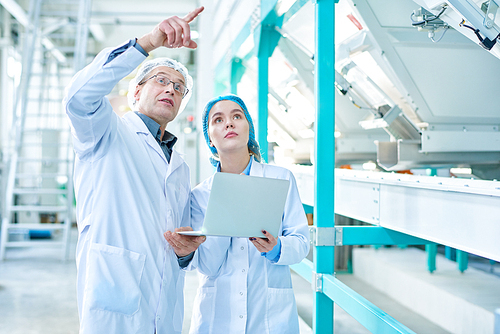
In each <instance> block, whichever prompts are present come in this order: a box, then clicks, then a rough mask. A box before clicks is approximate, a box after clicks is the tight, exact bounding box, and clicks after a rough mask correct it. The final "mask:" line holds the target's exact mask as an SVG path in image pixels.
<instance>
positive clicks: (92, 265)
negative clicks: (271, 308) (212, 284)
mask: <svg viewBox="0 0 500 334" xmlns="http://www.w3.org/2000/svg"><path fill="white" fill-rule="evenodd" d="M111 51H112V50H111V49H107V50H104V51H102V52H101V53H100V54H99V55H97V57H96V58H95V60H94V61H93V62H92V63H91V64H90V65H88V66H87V67H86V68H84V69H83V70H82V71H80V72H79V73H78V74H77V75H75V77H74V78H73V81H72V82H71V84H70V86H69V88H68V92H67V96H66V98H65V99H64V104H65V107H66V112H67V114H68V116H69V119H70V122H71V127H72V134H73V142H74V149H75V152H76V161H75V176H74V183H75V193H76V200H77V221H78V230H79V239H78V245H77V254H76V257H77V258H76V261H77V268H78V276H77V290H78V309H79V316H80V333H82V334H87V333H91V334H96V333H106V334H109V333H116V334H118V333H120V334H124V333H127V334H128V333H140V334H153V333H155V330H156V333H158V334H160V333H169V334H170V333H181V330H182V321H183V319H182V317H183V312H184V305H183V287H184V275H183V272H182V271H181V270H180V268H179V265H178V262H177V257H176V255H175V253H174V252H173V250H172V248H171V247H170V246H169V244H168V243H167V242H166V240H165V239H164V237H163V233H164V232H165V231H167V230H170V231H173V229H174V228H175V227H179V226H181V225H182V226H188V225H189V221H190V220H189V218H190V213H189V212H190V209H189V194H190V181H189V168H188V166H187V164H186V163H185V162H184V160H183V159H182V158H181V156H180V155H179V153H177V152H176V151H175V150H174V151H173V152H172V157H171V160H170V163H168V162H167V160H166V158H165V155H164V153H163V151H162V150H161V148H160V146H159V145H158V143H157V142H156V140H155V139H154V138H153V136H152V135H151V133H150V132H149V130H148V128H147V127H146V125H145V124H144V122H143V121H142V120H141V119H140V118H139V117H138V116H137V115H136V114H134V113H132V112H129V113H127V114H125V115H124V116H123V118H120V117H118V116H117V115H116V114H115V113H114V112H113V110H112V108H111V105H110V103H109V101H108V99H107V98H106V97H105V95H107V94H109V93H110V92H111V90H112V88H113V87H114V86H115V85H116V84H117V83H118V81H119V80H120V79H122V78H123V77H125V76H127V75H128V74H129V73H130V72H132V70H134V69H135V68H136V67H137V66H138V65H139V64H140V63H141V62H142V61H143V60H144V59H145V56H144V55H143V54H142V53H140V52H139V51H138V50H137V49H135V48H134V47H130V48H128V49H127V50H126V51H125V52H124V53H122V54H121V55H119V56H118V57H116V58H115V59H113V60H112V61H111V62H109V63H108V64H106V65H103V64H104V63H105V62H106V60H107V59H108V56H109V54H110V52H111Z"/></svg>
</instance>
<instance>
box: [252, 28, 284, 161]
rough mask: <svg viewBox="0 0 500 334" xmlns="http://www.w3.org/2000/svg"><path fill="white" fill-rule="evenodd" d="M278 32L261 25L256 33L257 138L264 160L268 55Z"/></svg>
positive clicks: (265, 158) (267, 145) (266, 144)
mask: <svg viewBox="0 0 500 334" xmlns="http://www.w3.org/2000/svg"><path fill="white" fill-rule="evenodd" d="M280 37H281V36H280V34H278V32H277V31H276V30H275V29H274V26H261V27H260V29H259V30H258V33H257V35H256V40H257V41H258V53H257V58H258V67H259V71H258V101H259V102H258V105H259V113H258V115H259V116H258V120H257V140H258V141H259V145H260V153H261V155H262V159H263V160H264V161H269V159H268V158H269V157H268V155H269V149H268V148H269V143H268V141H267V127H268V125H267V123H268V116H269V112H268V102H269V97H268V95H269V57H271V55H272V54H273V52H274V49H275V48H276V46H277V45H278V41H279V39H280Z"/></svg>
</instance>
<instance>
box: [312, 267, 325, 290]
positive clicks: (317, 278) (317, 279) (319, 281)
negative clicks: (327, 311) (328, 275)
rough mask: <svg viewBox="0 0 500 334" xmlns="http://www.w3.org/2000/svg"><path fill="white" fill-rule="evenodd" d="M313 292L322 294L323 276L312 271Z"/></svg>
mask: <svg viewBox="0 0 500 334" xmlns="http://www.w3.org/2000/svg"><path fill="white" fill-rule="evenodd" d="M313 282H314V291H316V292H321V293H323V274H317V273H316V272H314V271H313Z"/></svg>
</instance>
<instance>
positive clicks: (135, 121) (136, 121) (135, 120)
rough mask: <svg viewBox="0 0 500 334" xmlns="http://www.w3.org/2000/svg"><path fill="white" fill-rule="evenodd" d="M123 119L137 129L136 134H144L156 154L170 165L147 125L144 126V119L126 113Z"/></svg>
mask: <svg viewBox="0 0 500 334" xmlns="http://www.w3.org/2000/svg"><path fill="white" fill-rule="evenodd" d="M123 118H124V119H126V120H127V121H129V122H130V123H131V124H132V126H133V128H134V129H135V131H136V133H141V134H143V135H145V136H146V143H147V144H148V145H149V146H150V147H151V148H152V149H153V150H155V151H156V153H158V155H159V156H160V157H161V158H162V159H163V161H164V162H165V164H167V165H168V161H167V158H166V157H165V154H164V153H163V151H162V150H161V148H160V145H159V144H158V142H157V141H156V140H155V139H154V138H153V136H152V135H151V132H149V129H148V127H147V126H146V124H144V122H143V121H142V119H141V118H140V117H139V116H137V115H136V114H135V113H133V112H128V113H126V114H125V115H124V116H123Z"/></svg>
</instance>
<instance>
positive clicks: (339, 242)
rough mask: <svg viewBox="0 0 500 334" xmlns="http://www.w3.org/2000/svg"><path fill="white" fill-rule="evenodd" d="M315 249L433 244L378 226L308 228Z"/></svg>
mask: <svg viewBox="0 0 500 334" xmlns="http://www.w3.org/2000/svg"><path fill="white" fill-rule="evenodd" d="M309 232H310V235H311V243H312V244H313V245H314V246H316V247H324V246H347V245H427V244H433V242H431V241H429V240H425V239H420V238H417V237H413V236H411V235H408V234H406V233H401V232H397V231H394V230H390V229H387V228H384V227H380V226H335V227H316V226H311V227H309Z"/></svg>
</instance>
